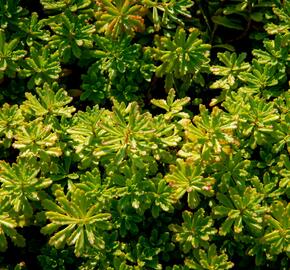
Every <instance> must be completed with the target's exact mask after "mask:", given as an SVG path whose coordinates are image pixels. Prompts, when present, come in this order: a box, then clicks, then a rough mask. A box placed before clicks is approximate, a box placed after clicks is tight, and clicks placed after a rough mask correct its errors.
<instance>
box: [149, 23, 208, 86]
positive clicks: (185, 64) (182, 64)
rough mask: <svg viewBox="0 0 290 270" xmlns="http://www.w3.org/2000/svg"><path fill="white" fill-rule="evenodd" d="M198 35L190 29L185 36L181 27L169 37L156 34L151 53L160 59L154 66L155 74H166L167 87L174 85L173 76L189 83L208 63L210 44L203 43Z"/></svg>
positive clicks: (157, 59)
mask: <svg viewBox="0 0 290 270" xmlns="http://www.w3.org/2000/svg"><path fill="white" fill-rule="evenodd" d="M198 36H199V33H198V31H192V32H191V33H190V34H189V35H188V37H187V35H186V31H185V30H184V29H183V28H178V29H177V30H176V33H175V35H174V37H171V38H170V37H167V36H164V37H159V36H156V39H155V47H154V48H153V49H152V54H153V58H154V59H155V60H156V61H161V65H159V66H158V67H157V68H156V75H157V76H158V77H162V76H164V75H165V76H166V79H165V87H166V88H167V89H170V88H171V87H173V86H175V82H174V79H175V78H176V79H182V80H183V81H184V83H188V84H189V82H190V81H191V80H192V79H197V78H198V77H199V75H200V72H201V71H202V69H203V68H205V67H206V66H207V64H208V63H209V58H208V56H209V49H210V45H208V44H204V43H203V42H202V40H201V39H199V38H198Z"/></svg>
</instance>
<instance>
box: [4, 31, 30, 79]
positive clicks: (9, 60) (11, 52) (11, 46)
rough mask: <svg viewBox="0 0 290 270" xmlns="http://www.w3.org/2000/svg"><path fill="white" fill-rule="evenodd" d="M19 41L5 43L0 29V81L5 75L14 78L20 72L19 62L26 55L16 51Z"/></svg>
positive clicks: (18, 50) (19, 50)
mask: <svg viewBox="0 0 290 270" xmlns="http://www.w3.org/2000/svg"><path fill="white" fill-rule="evenodd" d="M18 45H19V39H17V38H15V39H13V40H11V41H9V42H6V37H5V33H4V31H3V30H1V29H0V79H2V78H3V77H4V76H5V75H6V76H8V77H12V78H13V77H15V76H16V73H17V72H19V71H20V68H19V61H20V59H22V58H23V57H24V56H25V55H26V51H25V50H21V49H18V48H17V47H18Z"/></svg>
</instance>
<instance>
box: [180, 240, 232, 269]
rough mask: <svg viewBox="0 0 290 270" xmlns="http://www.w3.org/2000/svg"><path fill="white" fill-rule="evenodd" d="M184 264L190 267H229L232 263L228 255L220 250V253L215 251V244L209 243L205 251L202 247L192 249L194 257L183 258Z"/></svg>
mask: <svg viewBox="0 0 290 270" xmlns="http://www.w3.org/2000/svg"><path fill="white" fill-rule="evenodd" d="M185 265H186V266H188V267H189V268H190V269H197V270H203V269H216V270H219V269H231V268H233V266H234V264H233V263H232V262H229V261H228V256H227V255H226V254H225V253H224V252H221V254H220V255H218V253H217V248H216V246H215V245H214V244H213V245H210V247H209V248H208V250H207V252H206V251H205V250H203V249H200V250H197V249H196V250H194V259H188V260H185Z"/></svg>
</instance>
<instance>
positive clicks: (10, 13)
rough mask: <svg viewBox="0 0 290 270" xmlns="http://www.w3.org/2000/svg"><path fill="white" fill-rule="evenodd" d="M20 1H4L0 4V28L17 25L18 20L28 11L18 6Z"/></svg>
mask: <svg viewBox="0 0 290 270" xmlns="http://www.w3.org/2000/svg"><path fill="white" fill-rule="evenodd" d="M19 2H20V0H5V1H1V2H0V27H1V28H2V29H6V28H7V27H9V26H10V27H13V26H15V25H16V24H17V21H18V20H19V18H21V17H23V16H26V15H27V14H28V10H26V9H24V8H22V7H21V6H20V5H19Z"/></svg>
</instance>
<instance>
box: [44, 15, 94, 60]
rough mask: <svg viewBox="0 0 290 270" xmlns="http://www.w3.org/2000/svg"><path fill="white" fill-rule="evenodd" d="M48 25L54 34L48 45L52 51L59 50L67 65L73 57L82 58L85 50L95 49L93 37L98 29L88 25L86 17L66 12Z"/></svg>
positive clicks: (54, 18) (53, 18)
mask: <svg viewBox="0 0 290 270" xmlns="http://www.w3.org/2000/svg"><path fill="white" fill-rule="evenodd" d="M48 24H49V26H50V28H51V30H52V31H53V33H54V35H53V36H52V38H51V39H50V40H49V43H48V45H49V47H51V48H52V50H55V49H57V50H58V52H59V56H60V57H61V58H63V61H64V62H65V63H66V62H69V61H70V60H71V59H72V58H73V57H76V58H80V57H81V54H82V50H83V48H92V47H93V39H92V36H93V34H94V32H95V31H96V29H95V27H94V26H93V25H90V24H87V23H86V17H85V16H83V15H78V16H75V15H74V14H73V13H72V12H70V11H69V10H66V11H65V12H64V13H62V14H60V15H57V16H55V17H52V18H51V20H50V22H48Z"/></svg>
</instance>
